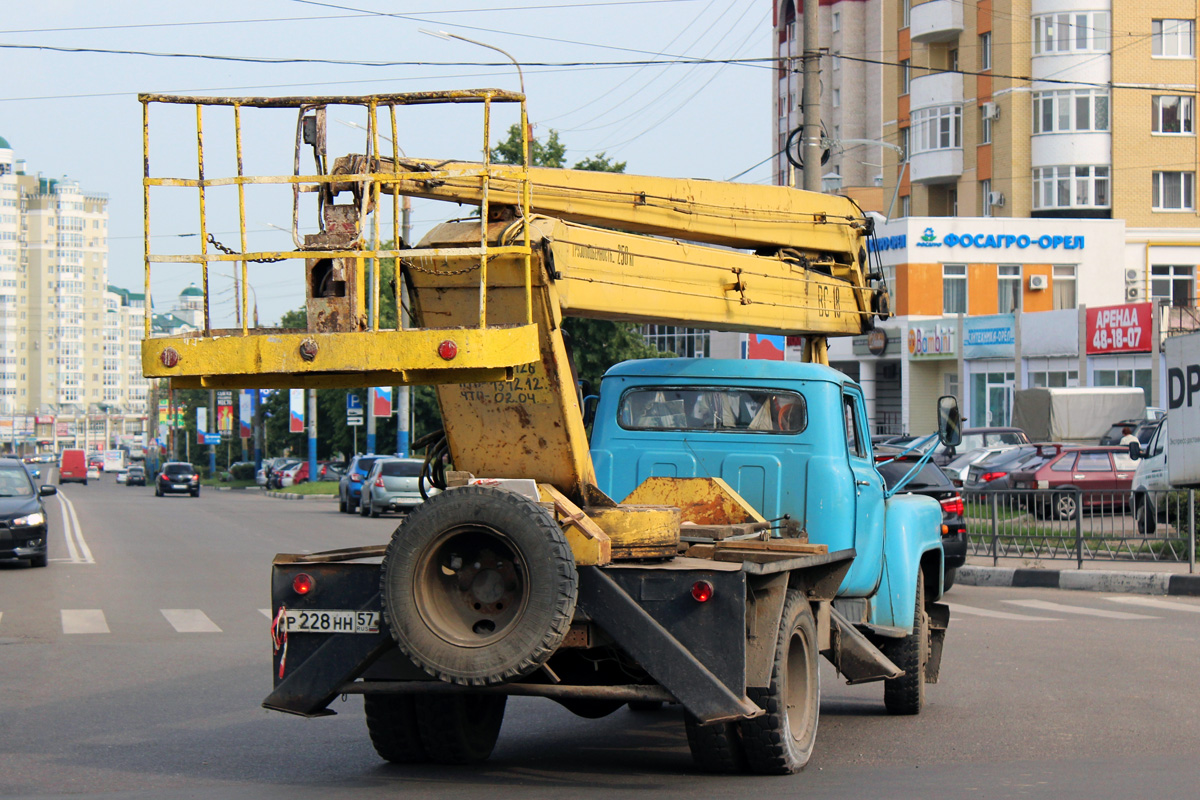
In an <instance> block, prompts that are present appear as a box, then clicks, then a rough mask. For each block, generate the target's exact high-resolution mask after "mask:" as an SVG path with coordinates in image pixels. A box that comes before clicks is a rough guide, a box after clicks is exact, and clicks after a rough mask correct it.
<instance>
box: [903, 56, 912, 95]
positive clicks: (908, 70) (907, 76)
mask: <svg viewBox="0 0 1200 800" xmlns="http://www.w3.org/2000/svg"><path fill="white" fill-rule="evenodd" d="M911 82H912V62H910V61H909V60H908V59H907V58H906V59H904V60H903V61H901V62H900V94H908V88H909V84H910V83H911Z"/></svg>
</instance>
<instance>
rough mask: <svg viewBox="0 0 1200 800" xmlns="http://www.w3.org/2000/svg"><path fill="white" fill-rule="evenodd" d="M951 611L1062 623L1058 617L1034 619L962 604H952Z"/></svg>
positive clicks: (979, 615)
mask: <svg viewBox="0 0 1200 800" xmlns="http://www.w3.org/2000/svg"><path fill="white" fill-rule="evenodd" d="M949 605H950V610H951V611H952V612H954V611H957V612H961V613H963V614H973V615H975V616H977V617H992V618H993V619H1011V620H1016V621H1018V622H1062V620H1061V619H1058V618H1057V617H1034V616H1030V615H1029V614H1010V613H1008V612H1007V611H992V610H991V609H987V608H975V607H974V606H964V605H962V604H961V603H950V604H949Z"/></svg>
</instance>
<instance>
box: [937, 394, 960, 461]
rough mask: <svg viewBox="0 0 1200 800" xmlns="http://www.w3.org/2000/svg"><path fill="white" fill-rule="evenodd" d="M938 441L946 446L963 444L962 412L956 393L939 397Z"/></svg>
mask: <svg viewBox="0 0 1200 800" xmlns="http://www.w3.org/2000/svg"><path fill="white" fill-rule="evenodd" d="M937 421H938V441H939V442H941V443H942V444H943V445H944V446H945V447H948V448H949V447H958V446H959V445H960V444H962V423H963V419H962V414H961V413H960V412H959V410H958V399H957V398H956V397H954V395H949V394H948V395H944V396H943V397H939V398H938V404H937Z"/></svg>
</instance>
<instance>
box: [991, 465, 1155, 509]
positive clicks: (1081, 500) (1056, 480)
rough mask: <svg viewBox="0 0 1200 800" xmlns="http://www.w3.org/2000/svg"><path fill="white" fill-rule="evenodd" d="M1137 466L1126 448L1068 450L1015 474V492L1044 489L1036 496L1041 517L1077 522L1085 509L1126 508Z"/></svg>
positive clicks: (1013, 474) (1035, 503) (1035, 500)
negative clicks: (1035, 466)
mask: <svg viewBox="0 0 1200 800" xmlns="http://www.w3.org/2000/svg"><path fill="white" fill-rule="evenodd" d="M1136 469H1137V464H1136V463H1135V462H1134V460H1133V459H1131V458H1130V457H1129V451H1128V449H1127V448H1124V447H1064V448H1063V449H1062V452H1061V453H1060V454H1059V455H1058V456H1057V457H1055V458H1051V459H1049V460H1048V461H1045V462H1043V463H1042V464H1041V465H1040V466H1038V467H1037V468H1036V469H1034V470H1032V471H1025V472H1014V473H1012V476H1011V479H1012V484H1013V488H1014V489H1037V490H1040V491H1039V493H1038V494H1037V495H1035V496H1034V497H1033V509H1034V512H1035V513H1036V514H1037V515H1038V516H1039V517H1052V518H1054V519H1075V515H1076V514H1077V513H1078V512H1079V508H1078V506H1079V505H1080V504H1082V505H1083V507H1084V509H1085V510H1087V509H1095V510H1097V511H1098V510H1101V509H1105V508H1108V509H1114V508H1121V507H1124V505H1125V503H1126V502H1128V500H1129V493H1130V490H1131V489H1132V488H1133V473H1134V470H1136Z"/></svg>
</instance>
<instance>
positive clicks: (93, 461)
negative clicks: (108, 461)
mask: <svg viewBox="0 0 1200 800" xmlns="http://www.w3.org/2000/svg"><path fill="white" fill-rule="evenodd" d="M87 463H88V466H89V467H95V468H96V469H104V454H103V453H89V454H88V457H87Z"/></svg>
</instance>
